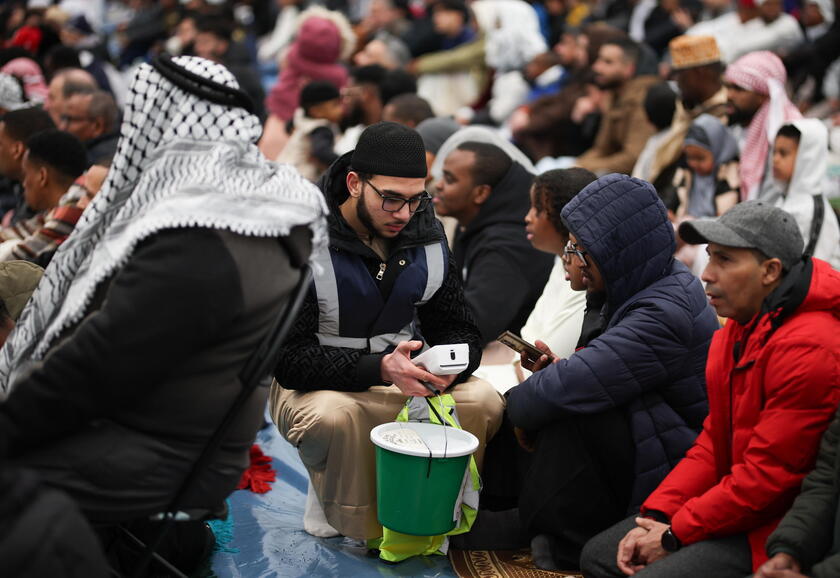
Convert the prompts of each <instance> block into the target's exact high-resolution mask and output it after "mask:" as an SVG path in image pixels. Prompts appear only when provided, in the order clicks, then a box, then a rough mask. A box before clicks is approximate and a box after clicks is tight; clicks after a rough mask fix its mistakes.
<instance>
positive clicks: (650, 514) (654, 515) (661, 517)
mask: <svg viewBox="0 0 840 578" xmlns="http://www.w3.org/2000/svg"><path fill="white" fill-rule="evenodd" d="M641 516H642V517H643V518H651V519H653V520H656V521H657V522H661V523H662V524H668V525H669V526H670V525H671V519H670V518H669V517H668V515H667V514H666V513H665V512H660V511H659V510H642V512H641Z"/></svg>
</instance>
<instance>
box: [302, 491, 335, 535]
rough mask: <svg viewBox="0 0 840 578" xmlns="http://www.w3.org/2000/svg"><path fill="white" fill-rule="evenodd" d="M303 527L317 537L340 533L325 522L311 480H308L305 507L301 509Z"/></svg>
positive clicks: (325, 517)
mask: <svg viewBox="0 0 840 578" xmlns="http://www.w3.org/2000/svg"><path fill="white" fill-rule="evenodd" d="M303 529H304V530H306V532H307V533H308V534H310V535H312V536H316V537H318V538H333V537H335V536H340V535H341V534H340V533H339V532H338V530H336V529H335V528H333V527H332V526H330V523H329V522H327V516H326V515H325V514H324V508H322V507H321V501H320V500H319V499H318V496H316V495H315V489H314V488H313V487H312V482H309V488H308V489H307V491H306V508H305V509H304V510H303Z"/></svg>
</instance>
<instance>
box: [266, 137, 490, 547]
mask: <svg viewBox="0 0 840 578" xmlns="http://www.w3.org/2000/svg"><path fill="white" fill-rule="evenodd" d="M425 177H426V160H425V149H424V147H423V142H422V139H421V138H420V135H419V134H417V132H416V131H414V130H413V129H410V128H408V127H405V126H402V125H399V124H397V123H391V122H381V123H377V124H374V125H372V126H370V127H368V128H367V129H365V131H364V132H363V133H362V135H361V137H360V138H359V143H358V145H357V147H356V149H355V150H354V151H352V152H349V153H347V154H345V155H343V156H342V157H340V158H339V159H338V160H337V161H336V162H335V163H334V164H333V165H332V166H331V167H330V168H329V169H328V170H327V172H326V174H325V175H324V178H323V179H322V180H321V183H320V187H321V190H322V191H323V192H324V195H325V196H326V198H327V204H328V206H329V208H330V216H329V234H330V250H329V252H328V253H323V254H322V257H321V260H320V262H319V265H320V268H321V270H320V271H318V272H316V274H315V283H314V288H313V291H312V292H310V294H309V296H308V298H307V300H306V302H305V303H304V305H303V308H302V313H301V315H300V317H299V318H298V321H297V323H296V325H295V327H294V328H293V330H292V333H291V335H290V336H289V339H288V340H287V342H286V344H285V346H284V347H283V349H282V350H281V352H280V356H279V363H278V365H277V368H276V373H275V376H276V382H275V383H274V384H273V386H272V391H271V413H272V416H273V418H274V421H275V422H276V423H277V426H278V428H279V429H280V432H281V433H282V434H283V436H284V437H285V438H286V439H287V440H288V441H289V442H291V443H292V444H293V445H295V446H296V447H297V448H298V450H299V451H300V455H301V458H302V460H303V463H304V464H305V465H306V467H307V469H308V471H309V476H310V491H309V497H308V500H307V512H306V514H305V515H304V528H306V530H307V531H308V532H310V533H312V534H315V535H320V536H329V535H337V534H342V535H344V536H348V537H351V538H354V539H357V540H366V539H372V538H377V537H379V536H381V535H382V534H381V533H382V528H381V526H380V525H379V522H378V521H377V516H376V484H375V466H374V450H373V445H372V444H371V442H370V430H371V429H372V428H373V427H374V426H376V425H379V424H381V423H385V422H388V421H393V420H394V418H395V417H396V416H397V414H398V413H399V411H400V409H401V408H402V406H403V405H404V403H405V402H406V399H407V396H426V395H429V392H428V390H427V389H426V388H425V387H424V386H423V384H422V383H421V381H426V382H428V383H430V384H431V385H433V386H434V387H435V388H437V389H439V390H444V389H446V388H447V387H449V386H451V385H452V384H457V385H456V386H455V387H453V388H451V389H449V390H448V392H449V393H452V395H453V397H454V399H455V401H456V402H457V404H458V412H459V414H460V419H461V425H462V426H463V428H464V429H466V430H468V431H470V432H471V433H473V434H474V435H476V436H477V437H478V438H479V440H480V442H481V445H480V446H479V450H478V452H477V453H476V459H477V460H478V461H479V462H480V457H481V455H482V454H483V447H484V442H485V441H486V440H487V439H488V438H489V437H491V436H492V435H493V433H495V431H496V429H497V428H498V426H499V423H500V420H501V413H502V400H501V398H500V396H499V395H498V394H497V393H496V391H495V390H494V389H493V388H492V386H490V385H489V384H488V383H485V382H483V381H479V380H476V379H470V380H469V381H467V378H468V377H469V376H470V374H471V373H472V371H473V370H474V369H475V368H476V367H477V366H478V364H479V361H480V358H481V348H480V338H479V333H478V330H477V329H476V326H475V325H474V323H473V320H472V317H471V314H470V312H469V308H468V306H467V304H466V302H465V300H464V293H463V289H462V287H461V281H460V274H459V272H458V270H457V267H456V266H455V263H454V260H453V258H452V255H451V254H450V252H449V249H448V247H447V244H446V238H445V236H444V233H443V228H442V226H441V225H440V223H439V222H438V221H437V220H436V219H435V216H434V213H433V211H432V209H431V207H430V206H429V196H428V194H427V193H426V192H425V189H424V182H425ZM455 343H467V344H469V347H470V364H469V367H468V368H467V370H466V371H464V372H463V373H461V374H459V375H457V376H435V375H432V374H430V373H427V372H426V371H424V370H422V369H420V368H418V367H417V366H415V365H414V364H413V363H411V361H410V356H411V354H412V352H417V351H419V350H420V349H421V348H423V347H424V346H426V345H428V346H433V345H442V344H455ZM322 509H323V510H322Z"/></svg>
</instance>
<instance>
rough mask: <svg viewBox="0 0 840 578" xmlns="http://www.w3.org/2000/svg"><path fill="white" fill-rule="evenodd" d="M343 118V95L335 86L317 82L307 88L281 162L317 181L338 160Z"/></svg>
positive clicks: (281, 156)
mask: <svg viewBox="0 0 840 578" xmlns="http://www.w3.org/2000/svg"><path fill="white" fill-rule="evenodd" d="M341 116H342V107H341V95H340V94H339V92H338V89H337V88H336V87H335V85H334V84H332V83H330V82H328V81H326V80H316V81H314V82H310V83H309V84H307V85H306V86H304V87H303V90H301V92H300V106H299V107H298V109H297V110H296V111H295V117H294V120H293V124H292V136H291V138H289V142H288V143H286V146H285V147H283V151H282V152H281V153H280V156H279V157H277V161H278V162H281V163H289V164H291V165H293V166H294V167H295V168H296V169H297V170H298V171H299V172H300V174H302V175H303V176H304V177H306V178H307V179H309V180H310V181H312V182H315V181H317V180H318V177H319V176H321V173H323V172H324V171H325V170H326V169H327V167H328V166H330V165H331V164H332V162H333V161H334V160H335V159H336V158H338V155H336V154H335V150H334V146H335V139H336V136H337V135H338V132H339V129H338V123H339V122H340V121H341Z"/></svg>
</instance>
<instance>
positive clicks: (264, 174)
mask: <svg viewBox="0 0 840 578" xmlns="http://www.w3.org/2000/svg"><path fill="white" fill-rule="evenodd" d="M174 62H175V63H176V64H177V65H179V66H181V67H183V68H185V69H186V70H188V71H190V72H192V73H194V74H198V75H200V76H202V77H204V78H206V79H209V80H212V81H214V82H216V83H219V84H223V85H226V86H228V87H233V88H238V87H239V86H238V84H237V82H236V80H235V79H234V77H233V75H232V74H231V73H230V72H229V71H228V70H227V69H226V68H225V67H224V66H221V65H219V64H216V63H213V62H210V61H208V60H204V59H201V58H195V57H186V56H180V57H177V58H175V59H174ZM260 132H261V128H260V122H259V119H258V118H257V117H255V116H254V115H252V114H250V113H248V112H247V111H245V110H244V109H242V108H231V107H228V106H224V105H221V104H214V103H211V102H209V101H207V100H203V99H202V98H200V97H199V96H196V95H194V94H192V93H188V92H186V91H184V90H182V89H181V88H178V87H176V86H175V85H174V84H172V83H171V82H169V81H168V80H166V79H165V78H164V77H163V76H162V75H161V74H160V73H159V72H157V71H156V70H155V69H154V68H153V67H152V66H150V65H148V64H143V65H141V66H140V67H139V68H138V69H137V70H136V71H135V72H134V75H133V79H132V82H131V86H130V88H129V94H128V99H127V102H126V109H125V116H124V120H123V124H122V129H121V137H120V141H119V144H118V145H117V153H116V156H115V157H114V162H113V164H112V167H111V170H110V172H109V173H108V177H107V179H106V181H105V183H104V185H103V187H102V190H101V191H100V192H99V194H97V195H96V197H95V198H94V200H93V202H92V203H91V204H90V206H89V207H88V208H87V209H86V210H85V212H84V214H83V215H82V217H81V219H79V222H78V224H77V225H76V228H75V230H74V232H73V234H72V235H71V236H70V237H69V238H68V239H67V241H65V242H64V243H63V244H62V245H61V246H60V248H59V250H58V251H57V252H56V254H55V256H54V258H53V260H52V261H51V263H50V265H49V266H48V268H47V270H46V272H45V274H44V277H43V279H42V281H41V283H40V285H39V286H38V289H37V290H36V292H35V293H34V295H33V296H32V299H31V301H30V302H29V304H28V305H27V307H26V308H25V309H24V311H23V313H22V315H21V317H20V319H19V321H18V325H17V326H16V328H15V330H14V332H13V333H12V335H11V336H10V338H9V340H8V341H7V342H6V345H5V347H4V348H3V349H2V351H0V399H1V398H2V397H4V396H5V395H6V393H7V392H8V390H9V388H10V387H11V385H12V384H13V381H14V377H15V376H16V375H17V374H18V373H19V372H20V370H21V368H22V365H23V364H26V363H28V362H29V361H30V360H38V359H41V358H43V357H44V355H45V354H46V353H47V351H48V349H49V347H50V345H51V344H52V343H53V342H54V341H55V339H56V338H57V337H58V336H59V335H60V334H61V333H62V332H63V331H64V330H65V329H67V328H68V327H71V326H73V325H74V324H75V323H77V322H78V321H79V320H81V318H82V316H83V315H84V314H85V312H86V310H87V308H88V306H89V304H90V301H91V298H92V296H93V294H94V290H95V288H96V286H97V285H98V284H99V283H100V282H102V281H103V280H104V279H107V278H108V277H110V276H111V275H112V274H114V272H115V271H117V270H119V269H120V268H121V267H123V266H124V265H125V263H126V262H127V261H128V260H129V258H130V256H131V254H132V252H133V250H134V247H136V246H137V244H138V243H139V242H140V241H142V240H143V239H145V238H147V237H149V236H151V235H153V234H154V233H156V232H158V231H161V230H164V229H173V228H182V227H206V228H214V229H224V230H228V231H231V232H233V233H236V234H240V235H251V236H259V237H280V236H283V235H287V234H288V233H289V232H290V230H291V229H292V228H293V227H295V226H298V225H307V226H309V227H310V228H311V230H312V233H313V244H314V251H313V255H314V254H315V252H317V251H319V250H322V249H323V248H324V247H325V246H326V241H327V230H326V220H325V214H326V206H325V203H324V200H323V196H322V195H321V193H320V192H319V191H318V189H317V188H315V186H314V185H312V184H311V183H309V182H307V181H305V180H304V179H303V177H301V176H300V174H298V173H297V172H296V171H295V170H294V169H292V168H291V167H289V166H285V165H276V164H274V163H270V162H268V161H266V160H265V159H264V157H262V156H261V154H260V152H259V150H258V149H257V148H256V146H255V145H254V142H255V141H256V140H257V139H258V138H259V136H260Z"/></svg>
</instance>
